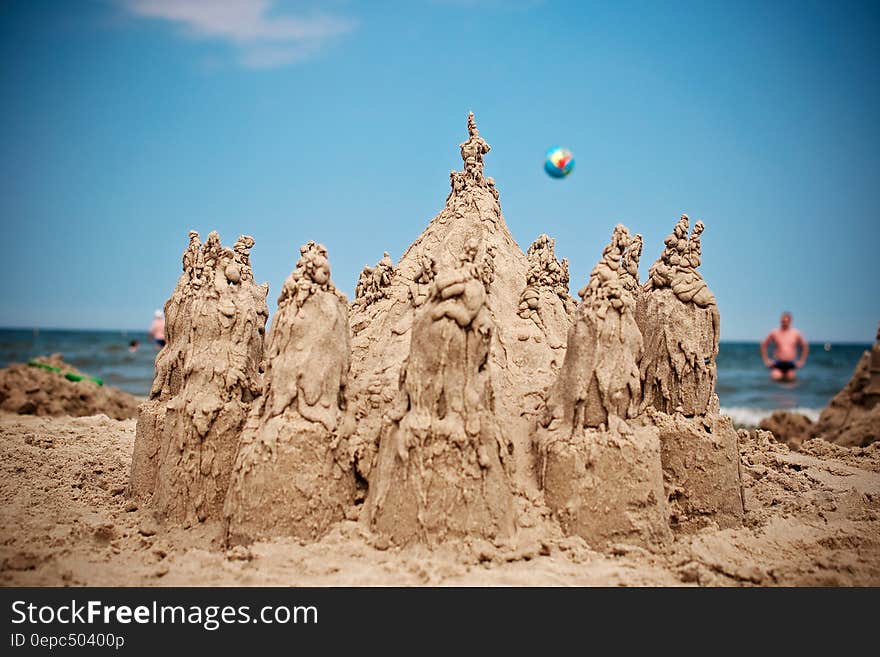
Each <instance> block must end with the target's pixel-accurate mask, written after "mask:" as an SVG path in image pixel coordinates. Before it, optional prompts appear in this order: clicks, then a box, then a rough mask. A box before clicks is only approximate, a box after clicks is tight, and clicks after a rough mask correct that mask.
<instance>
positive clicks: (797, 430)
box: [758, 411, 816, 450]
mask: <svg viewBox="0 0 880 657" xmlns="http://www.w3.org/2000/svg"><path fill="white" fill-rule="evenodd" d="M758 428H759V429H763V430H764V431H769V432H770V433H772V434H773V435H774V436H775V437H776V440H778V441H779V442H782V443H785V444H786V445H788V447H789V448H790V449H793V450H797V449H800V446H801V443H803V442H804V441H805V440H809V439H810V436H811V435H815V433H816V432H815V423H814V422H813V421H812V420H811V419H810V418H808V417H807V416H806V415H803V414H802V413H795V412H793V411H775V412H774V413H773V414H772V415H770V416H768V417H765V418H764V419H763V420H761V422H760V423H759V424H758Z"/></svg>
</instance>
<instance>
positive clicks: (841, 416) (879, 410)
mask: <svg viewBox="0 0 880 657" xmlns="http://www.w3.org/2000/svg"><path fill="white" fill-rule="evenodd" d="M814 433H816V434H818V435H820V436H821V437H822V438H824V439H825V440H828V441H830V442H832V443H838V444H840V445H853V446H858V447H864V446H865V445H869V444H870V443H873V442H874V441H876V440H878V439H880V326H878V329H877V340H876V342H874V346H873V348H872V349H871V350H870V351H866V352H865V353H864V354H863V355H862V358H861V359H860V360H859V363H858V365H857V366H856V371H855V372H854V373H853V376H852V378H851V379H850V380H849V382H848V383H847V384H846V385H845V386H844V387H843V390H841V391H840V392H839V393H837V395H835V397H834V399H832V400H831V402H830V403H829V404H828V406H826V407H825V409H824V410H823V411H822V414H821V415H820V416H819V420H818V422H816V427H815V430H814Z"/></svg>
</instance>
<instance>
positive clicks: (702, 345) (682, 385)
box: [636, 215, 721, 415]
mask: <svg viewBox="0 0 880 657" xmlns="http://www.w3.org/2000/svg"><path fill="white" fill-rule="evenodd" d="M688 223H689V220H688V217H687V215H682V216H681V219H679V221H678V223H677V224H676V225H675V228H674V230H673V232H672V234H671V235H669V237H667V238H666V241H665V244H666V248H665V249H664V250H663V253H662V254H661V255H660V258H659V259H658V260H657V262H655V263H654V264H653V265H652V266H651V269H650V271H649V273H648V281H647V282H646V283H645V285H644V292H645V293H644V294H641V295H639V300H638V301H639V303H638V307H637V310H636V318H637V320H638V322H639V327H640V328H641V330H642V335H643V337H644V339H645V353H646V354H647V357H646V358H645V359H643V360H642V365H641V371H642V379H643V381H644V396H645V402H646V403H647V404H649V405H652V406H654V407H655V408H656V409H657V410H659V411H663V412H664V413H674V412H676V411H681V412H682V413H683V414H684V415H701V414H704V413H706V411H707V409H708V407H709V402H710V399H711V397H712V394H713V392H714V390H715V379H716V369H715V357H716V356H717V355H718V340H719V335H720V330H721V326H720V319H719V316H718V308H717V306H716V304H715V297H714V295H713V294H712V293H711V292H710V291H709V288H708V286H707V285H706V282H705V281H704V280H703V277H702V276H701V275H700V273H699V272H698V271H697V267H699V265H700V257H701V247H700V235H701V233H702V232H703V223H702V222H701V221H698V222H697V223H696V224H695V225H694V229H693V232H692V233H691V236H690V239H688V233H687V231H688Z"/></svg>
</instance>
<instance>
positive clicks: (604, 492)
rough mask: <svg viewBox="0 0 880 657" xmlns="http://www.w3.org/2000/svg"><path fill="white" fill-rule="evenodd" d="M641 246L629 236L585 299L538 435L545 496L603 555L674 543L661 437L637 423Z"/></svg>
mask: <svg viewBox="0 0 880 657" xmlns="http://www.w3.org/2000/svg"><path fill="white" fill-rule="evenodd" d="M640 248H641V240H640V239H639V240H635V241H631V240H630V236H629V231H628V230H627V229H626V227H624V226H622V225H618V226H617V227H616V228H615V229H614V233H613V235H612V237H611V243H610V244H609V245H608V246H607V247H605V249H604V251H603V252H602V258H601V260H600V261H599V262H598V264H597V265H596V266H595V267H594V268H593V271H592V273H591V274H590V279H589V281H588V283H587V285H585V286H584V287H583V288H582V289H581V291H580V293H579V294H580V296H581V299H582V300H581V304H580V306H579V307H578V309H577V315H576V321H575V323H574V325H573V326H572V328H571V331H570V332H569V335H568V348H567V351H566V354H565V360H564V362H563V364H562V367H561V369H560V371H559V376H558V378H557V380H556V382H555V383H554V385H553V386H552V387H551V389H550V390H549V392H548V395H547V402H546V406H545V408H544V412H543V415H542V417H541V418H540V421H539V423H538V426H537V431H536V443H537V447H538V451H539V453H540V454H541V456H542V477H541V479H542V481H541V484H542V487H543V488H544V491H545V498H546V500H547V505H548V506H549V507H550V508H551V509H552V510H553V512H554V514H555V516H556V517H557V519H558V520H559V522H560V524H561V525H562V528H563V530H564V531H565V532H566V533H570V534H577V535H580V536H582V537H583V538H585V539H586V540H587V541H589V542H590V544H591V545H593V546H595V547H600V548H601V547H605V546H606V545H609V544H613V543H621V542H623V543H634V544H640V545H644V546H647V547H659V546H662V545H664V544H666V543H667V542H668V541H669V540H670V539H671V533H670V531H669V528H668V526H667V521H666V518H667V511H666V504H665V502H666V496H665V494H664V490H663V473H662V470H661V462H660V441H659V437H658V433H657V430H656V429H655V428H654V427H652V426H646V425H643V424H641V423H638V422H634V423H628V422H627V420H628V419H629V418H634V417H635V416H636V415H637V413H638V410H639V408H640V404H641V386H640V379H639V360H640V359H641V357H642V354H643V347H642V336H641V333H640V332H639V328H638V325H637V324H636V321H635V316H634V311H635V305H636V300H635V297H634V295H633V292H632V286H631V281H628V277H631V276H633V275H634V276H635V278H636V282H637V281H638V255H639V253H638V252H639V249H640Z"/></svg>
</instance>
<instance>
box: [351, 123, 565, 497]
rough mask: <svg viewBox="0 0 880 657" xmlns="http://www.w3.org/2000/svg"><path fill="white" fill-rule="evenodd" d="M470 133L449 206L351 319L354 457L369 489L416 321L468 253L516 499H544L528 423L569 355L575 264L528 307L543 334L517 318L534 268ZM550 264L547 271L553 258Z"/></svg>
mask: <svg viewBox="0 0 880 657" xmlns="http://www.w3.org/2000/svg"><path fill="white" fill-rule="evenodd" d="M467 128H468V137H467V139H466V140H465V141H464V142H463V143H462V144H461V145H460V151H461V157H462V164H463V169H462V170H461V171H453V172H451V174H450V192H449V195H448V196H447V198H446V203H445V206H444V207H443V209H442V210H441V211H440V213H439V214H438V215H437V216H436V217H434V218H433V219H432V220H431V221H430V223H429V224H428V226H427V227H426V228H425V230H424V231H423V232H422V233H421V235H419V236H418V237H417V238H416V240H415V241H414V242H413V243H412V245H411V246H410V247H409V248H408V249H407V250H406V252H405V253H404V254H403V256H402V257H401V258H400V261H399V262H398V263H397V266H396V267H394V269H393V272H392V273H391V275H390V282H389V284H388V286H387V287H386V288H384V290H383V295H382V296H381V298H377V299H376V300H375V301H373V302H372V303H369V304H366V303H359V302H358V303H355V304H353V305H352V307H351V309H350V311H351V314H350V322H351V330H352V365H351V373H352V376H351V380H352V384H351V388H350V389H351V393H352V395H351V401H352V407H353V408H354V410H355V413H356V416H357V431H356V435H355V437H354V439H353V445H354V449H355V455H354V456H355V460H356V464H357V467H358V470H359V472H360V475H361V477H362V478H363V479H365V480H369V479H370V477H371V470H372V467H373V464H374V461H375V458H376V454H377V453H378V450H379V443H380V434H382V426H383V417H384V416H385V415H386V414H387V413H388V412H389V411H390V409H391V407H392V405H393V403H394V401H395V399H396V397H397V392H396V391H397V390H398V388H399V378H400V375H401V370H402V366H403V364H404V361H405V360H406V358H407V356H408V355H409V354H410V351H411V345H410V343H411V340H412V336H413V326H414V321H415V317H416V314H417V311H418V310H419V309H420V308H421V307H422V306H423V305H424V304H426V303H428V301H427V300H428V292H429V289H430V286H431V285H432V282H433V281H434V279H435V277H436V276H439V272H443V271H447V270H454V269H456V268H458V267H459V266H460V258H461V256H462V254H463V253H464V252H465V250H466V248H468V245H469V244H470V245H471V246H470V248H471V249H475V250H476V253H474V254H473V260H472V266H475V267H479V268H480V269H481V270H482V271H483V272H484V274H482V275H481V280H483V284H484V290H485V291H486V298H485V302H484V303H485V308H486V313H488V316H489V317H490V318H491V320H492V323H493V325H494V327H495V328H494V329H493V330H492V331H491V333H490V339H489V353H488V358H487V362H486V368H487V370H488V373H489V378H490V380H491V383H492V387H493V390H494V391H495V394H496V402H495V409H496V411H495V412H496V415H497V421H498V423H499V425H500V427H501V432H500V433H501V435H502V436H504V437H505V440H506V441H508V446H507V450H508V451H509V453H510V454H511V455H512V461H513V462H515V463H516V472H515V474H514V475H513V480H512V485H513V488H514V489H515V490H523V489H528V490H530V491H532V492H533V493H534V494H539V493H538V491H537V487H536V483H535V482H536V479H535V475H534V465H535V462H534V454H533V451H532V447H531V436H530V425H531V420H530V417H529V416H530V415H531V414H534V413H535V412H537V408H538V404H539V401H540V399H541V397H542V395H543V393H544V389H545V388H546V387H547V386H548V385H550V383H551V381H552V379H553V376H554V371H555V368H557V367H558V366H559V364H560V363H561V362H562V356H563V354H564V349H565V336H566V334H567V332H568V327H569V325H570V318H569V314H568V310H567V306H573V302H571V300H570V298H569V299H568V300H566V297H567V290H564V289H563V287H564V283H563V281H564V280H565V278H566V276H567V271H566V268H567V263H565V264H563V263H558V262H556V271H555V273H554V274H553V276H554V278H552V280H551V279H543V280H545V281H546V282H548V285H540V286H539V287H540V290H539V294H538V296H537V297H536V298H535V299H534V300H533V301H534V306H535V307H532V306H529V308H530V309H531V310H532V311H537V312H538V315H539V317H540V319H541V326H539V325H538V324H537V323H536V322H535V321H534V320H533V318H532V317H531V316H526V317H523V316H521V315H520V314H518V312H519V310H520V305H521V296H522V294H523V290H524V288H525V287H526V286H527V285H529V271H530V267H531V266H532V265H531V264H530V260H529V258H528V257H527V256H526V254H525V253H523V252H522V250H521V249H520V248H519V246H517V244H516V242H515V241H514V240H513V237H512V236H511V234H510V231H509V230H508V228H507V225H506V223H505V221H504V218H503V216H502V213H501V206H500V204H499V201H498V198H499V194H498V190H497V188H496V187H495V181H494V180H493V179H492V178H491V177H488V176H485V175H484V164H485V163H484V156H485V155H486V154H487V153H488V152H489V151H490V146H489V144H488V142H487V141H486V140H485V139H484V138H483V137H482V136H481V135H480V132H479V130H478V129H477V124H476V120H475V119H474V117H473V115H469V116H468V123H467ZM549 251H550V252H551V253H552V246H551V248H550V249H549ZM553 260H554V261H555V255H554V256H553ZM545 264H547V265H549V258H548V259H547V260H546V261H545ZM364 289H367V288H366V287H365V288H364ZM529 303H531V302H529ZM527 305H528V304H527ZM383 435H384V434H383Z"/></svg>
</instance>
